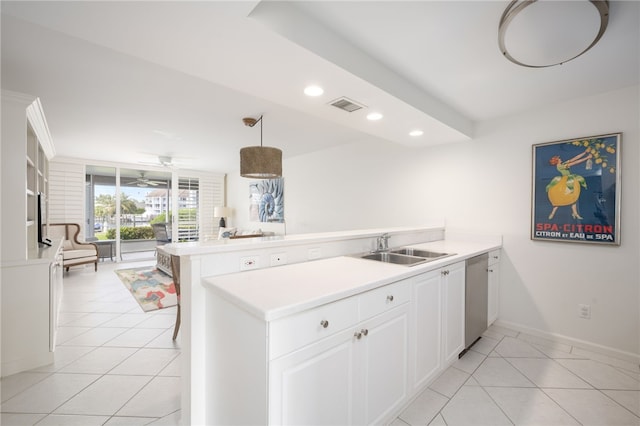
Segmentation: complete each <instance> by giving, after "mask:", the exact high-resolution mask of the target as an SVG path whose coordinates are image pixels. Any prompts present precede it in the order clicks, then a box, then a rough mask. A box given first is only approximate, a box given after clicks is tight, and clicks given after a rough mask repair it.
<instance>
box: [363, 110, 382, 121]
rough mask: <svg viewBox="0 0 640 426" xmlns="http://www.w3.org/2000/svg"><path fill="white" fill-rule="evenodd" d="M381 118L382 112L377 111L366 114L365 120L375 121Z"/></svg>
mask: <svg viewBox="0 0 640 426" xmlns="http://www.w3.org/2000/svg"><path fill="white" fill-rule="evenodd" d="M381 118H382V114H380V113H379V112H370V113H369V114H367V120H371V121H375V120H380V119H381Z"/></svg>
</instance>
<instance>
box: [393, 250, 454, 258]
mask: <svg viewBox="0 0 640 426" xmlns="http://www.w3.org/2000/svg"><path fill="white" fill-rule="evenodd" d="M391 253H392V254H402V255H409V256H417V257H424V258H427V259H428V260H436V259H441V258H443V257H448V256H453V255H454V254H455V253H440V252H437V251H428V250H420V249H413V248H410V247H405V248H401V249H397V250H391Z"/></svg>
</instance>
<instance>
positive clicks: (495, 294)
mask: <svg viewBox="0 0 640 426" xmlns="http://www.w3.org/2000/svg"><path fill="white" fill-rule="evenodd" d="M487 273H488V274H489V281H488V284H489V290H488V300H487V326H490V325H491V324H493V323H494V321H495V320H497V319H498V307H499V306H500V249H498V250H493V251H491V252H489V270H488V271H487Z"/></svg>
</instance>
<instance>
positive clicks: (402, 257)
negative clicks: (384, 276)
mask: <svg viewBox="0 0 640 426" xmlns="http://www.w3.org/2000/svg"><path fill="white" fill-rule="evenodd" d="M358 257H360V258H362V259H369V260H377V261H378V262H385V263H395V264H398V265H409V266H410V265H417V264H418V263H423V262H427V261H428V259H425V258H424V257H416V256H410V255H406V254H398V253H389V252H376V253H369V254H365V255H360V256H358Z"/></svg>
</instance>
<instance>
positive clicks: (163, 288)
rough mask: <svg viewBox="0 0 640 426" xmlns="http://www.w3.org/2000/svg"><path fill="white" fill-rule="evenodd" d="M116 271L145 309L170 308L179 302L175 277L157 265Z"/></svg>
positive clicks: (146, 310)
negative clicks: (160, 269) (159, 268)
mask: <svg viewBox="0 0 640 426" xmlns="http://www.w3.org/2000/svg"><path fill="white" fill-rule="evenodd" d="M115 272H116V274H117V275H118V278H120V281H122V283H123V284H124V285H125V287H127V288H128V289H129V291H130V292H131V294H132V295H133V297H134V298H135V299H136V301H137V302H138V303H139V304H140V307H141V308H142V310H143V311H145V312H148V311H153V310H155V309H162V308H169V307H171V306H175V305H177V304H178V298H177V297H176V287H175V286H174V285H173V278H171V277H170V276H169V275H167V274H165V273H164V272H162V271H159V270H158V269H156V268H155V267H153V266H143V267H141V268H132V269H118V270H116V271H115Z"/></svg>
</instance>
